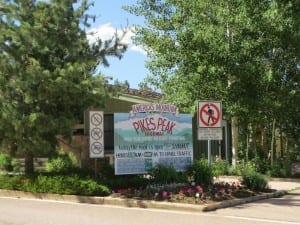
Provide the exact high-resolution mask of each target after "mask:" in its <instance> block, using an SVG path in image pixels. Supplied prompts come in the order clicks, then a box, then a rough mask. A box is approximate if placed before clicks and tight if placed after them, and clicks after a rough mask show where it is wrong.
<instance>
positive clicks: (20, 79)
mask: <svg viewBox="0 0 300 225" xmlns="http://www.w3.org/2000/svg"><path fill="white" fill-rule="evenodd" d="M75 3H76V5H75ZM89 7H90V4H89V3H88V2H87V1H85V0H83V1H76V0H62V1H60V0H50V1H35V0H11V1H4V0H1V3H0V52H1V53H0V86H1V88H0V108H1V111H0V123H1V127H0V140H1V142H2V144H4V145H7V146H10V147H11V149H12V150H16V151H18V152H23V153H26V154H30V155H34V154H36V153H41V152H49V151H51V150H53V149H54V147H55V146H56V144H57V142H56V135H58V134H62V135H70V134H71V130H72V127H73V125H74V123H75V122H76V121H79V120H82V115H83V111H84V110H85V109H87V108H88V107H91V106H93V105H97V106H98V107H101V106H103V104H104V101H105V99H106V98H107V97H108V96H109V95H110V92H109V90H108V86H107V81H106V78H105V77H104V76H101V75H94V73H95V71H96V68H97V66H98V65H99V64H101V63H102V64H103V63H104V64H106V63H107V59H106V56H116V57H121V56H122V53H123V52H124V51H125V49H126V46H125V45H122V44H120V39H119V37H113V38H112V39H111V40H109V41H102V40H98V41H97V42H96V43H93V44H89V43H88V40H87V37H86V33H85V31H84V29H85V27H87V26H89V20H88V19H89V16H88V15H87V14H86V11H87V9H88V8H89Z"/></svg>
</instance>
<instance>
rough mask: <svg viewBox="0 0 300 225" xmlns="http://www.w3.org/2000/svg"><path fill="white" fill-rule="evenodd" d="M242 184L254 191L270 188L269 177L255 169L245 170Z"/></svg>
mask: <svg viewBox="0 0 300 225" xmlns="http://www.w3.org/2000/svg"><path fill="white" fill-rule="evenodd" d="M242 184H243V185H245V186H246V187H247V188H249V189H250V190H252V191H264V190H266V189H267V188H268V181H267V179H266V178H265V177H264V176H263V175H262V174H260V173H258V172H256V171H254V170H249V171H244V174H243V176H242Z"/></svg>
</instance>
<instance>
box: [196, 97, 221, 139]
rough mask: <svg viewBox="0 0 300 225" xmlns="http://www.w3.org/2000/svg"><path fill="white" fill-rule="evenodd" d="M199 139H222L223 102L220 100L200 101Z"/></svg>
mask: <svg viewBox="0 0 300 225" xmlns="http://www.w3.org/2000/svg"><path fill="white" fill-rule="evenodd" d="M197 115H198V135H197V136H198V140H222V139H223V135H222V104H221V102H220V101H199V102H198V114H197Z"/></svg>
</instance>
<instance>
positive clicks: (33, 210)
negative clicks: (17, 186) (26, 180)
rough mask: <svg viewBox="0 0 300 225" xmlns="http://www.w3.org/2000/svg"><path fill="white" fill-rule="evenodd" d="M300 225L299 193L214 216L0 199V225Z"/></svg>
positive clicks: (241, 206) (218, 212) (229, 209)
mask: <svg viewBox="0 0 300 225" xmlns="http://www.w3.org/2000/svg"><path fill="white" fill-rule="evenodd" d="M100 224H101V225H195V224H201V225H212V224H213V225H246V224H247V225H250V224H251V225H257V224H259V225H273V224H274V225H277V224H278V225H279V224H290V225H300V191H299V190H298V191H295V192H293V193H292V194H290V195H286V196H284V197H282V198H276V199H267V200H263V201H259V202H253V203H249V204H244V205H239V206H236V207H232V208H226V209H221V210H217V211H214V212H199V213H198V212H179V211H169V210H157V209H139V208H124V207H116V206H108V205H89V204H79V203H66V202H57V201H47V200H32V199H31V200H30V199H17V198H8V197H0V225H100Z"/></svg>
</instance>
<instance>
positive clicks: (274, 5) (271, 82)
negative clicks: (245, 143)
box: [127, 0, 300, 143]
mask: <svg viewBox="0 0 300 225" xmlns="http://www.w3.org/2000/svg"><path fill="white" fill-rule="evenodd" d="M127 10H128V11H129V12H131V13H133V14H136V15H138V16H143V17H144V18H145V25H143V26H140V27H138V28H137V29H136V30H137V37H136V39H135V41H136V43H138V44H140V45H142V46H144V47H145V49H146V50H147V51H148V56H149V61H148V64H147V66H148V67H149V70H150V71H151V72H152V75H150V76H149V77H148V78H147V81H148V82H149V83H151V84H152V85H155V86H156V87H158V88H160V89H161V90H162V92H163V93H164V94H165V96H166V100H169V101H170V102H172V103H174V104H176V105H178V106H179V107H180V108H181V110H184V111H193V110H195V102H196V101H198V100H199V99H216V100H222V103H223V106H224V112H225V113H224V115H225V119H230V118H231V117H232V116H237V117H238V118H239V122H240V126H242V125H244V127H245V128H247V126H248V125H249V124H252V125H253V126H254V127H257V126H259V127H261V128H262V129H266V130H267V131H270V129H271V124H272V121H273V120H274V119H275V120H276V121H277V123H276V127H277V128H279V129H281V130H283V131H284V132H286V134H288V135H289V136H290V137H294V138H297V139H298V143H299V134H300V133H299V120H297V119H296V118H300V114H299V107H298V105H299V103H300V98H299V96H300V83H299V78H300V69H299V62H300V60H299V53H300V51H299V47H300V34H299V30H300V29H299V28H300V23H299V13H300V2H299V1H296V0H289V1H279V0H271V1H261V0H254V1H243V0H230V1H200V0H199V1H184V0H152V1H138V2H137V4H136V5H135V6H128V7H127ZM269 133H271V132H269Z"/></svg>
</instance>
